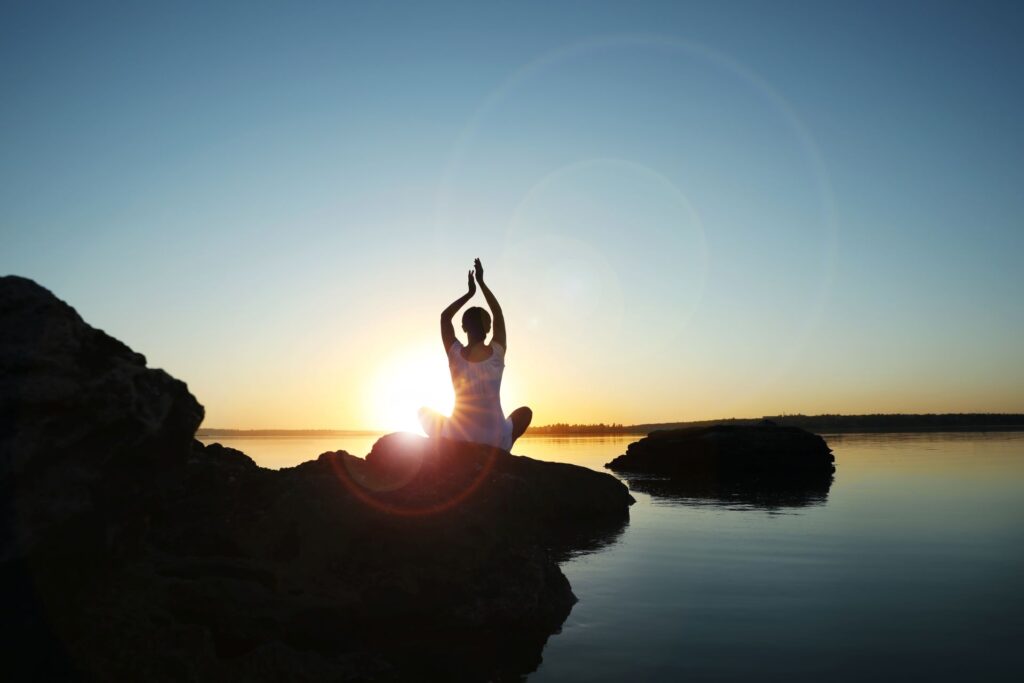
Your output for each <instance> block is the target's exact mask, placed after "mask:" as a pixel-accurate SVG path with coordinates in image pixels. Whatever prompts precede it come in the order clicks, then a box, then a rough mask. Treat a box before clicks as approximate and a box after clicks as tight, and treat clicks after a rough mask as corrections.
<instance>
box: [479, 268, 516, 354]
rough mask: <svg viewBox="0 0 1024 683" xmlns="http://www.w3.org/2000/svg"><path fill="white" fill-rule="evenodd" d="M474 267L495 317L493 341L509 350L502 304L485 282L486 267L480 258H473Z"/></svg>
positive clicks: (492, 314) (481, 288) (481, 289)
mask: <svg viewBox="0 0 1024 683" xmlns="http://www.w3.org/2000/svg"><path fill="white" fill-rule="evenodd" d="M473 267H474V268H475V269H476V281H477V282H479V283H480V291H481V292H483V293H484V298H485V299H487V305H488V306H489V307H490V309H491V317H492V318H494V336H493V337H492V338H491V341H492V342H497V343H498V344H500V345H501V348H503V349H506V350H507V349H508V341H507V340H506V339H505V316H504V315H503V314H502V312H501V306H499V305H498V299H497V298H495V296H494V293H493V292H491V288H490V287H488V286H487V285H486V284H484V267H483V265H482V264H481V263H480V259H473Z"/></svg>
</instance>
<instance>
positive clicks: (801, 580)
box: [220, 433, 1024, 681]
mask: <svg viewBox="0 0 1024 683" xmlns="http://www.w3.org/2000/svg"><path fill="white" fill-rule="evenodd" d="M634 438H635V437H625V438H541V437H534V438H526V439H522V440H521V441H520V442H519V443H518V444H517V447H516V449H515V451H516V453H519V454H523V455H529V456H532V457H535V458H540V459H546V460H556V461H561V462H571V463H576V464H579V465H583V466H586V467H591V468H593V469H602V467H603V465H604V463H605V462H607V461H609V460H611V458H613V457H614V456H616V455H618V454H619V453H622V452H624V450H625V447H626V445H627V444H628V443H629V442H630V441H632V440H634ZM826 438H827V440H828V442H829V444H830V445H831V446H832V447H833V449H834V451H835V454H836V476H835V481H834V483H833V485H832V488H831V490H830V491H829V494H828V496H827V498H826V499H825V500H824V501H818V502H815V503H812V504H810V505H803V506H786V505H774V506H772V507H765V506H763V505H761V506H759V505H758V504H755V503H751V502H745V501H737V500H729V501H722V500H713V499H694V498H680V497H672V498H665V497H653V496H650V495H646V494H643V493H639V492H634V497H636V499H637V503H636V505H634V506H633V507H632V509H631V519H630V523H629V525H628V527H626V529H625V531H624V532H623V533H622V534H621V535H620V536H619V537H618V538H617V539H615V540H614V542H613V543H612V544H611V545H610V546H609V547H607V548H606V549H604V550H601V551H599V552H596V553H592V554H588V555H583V556H580V557H576V558H574V559H572V560H570V561H568V562H567V563H565V564H564V565H563V570H564V571H565V573H566V575H567V576H568V577H569V580H570V581H571V582H572V586H573V590H574V591H575V593H576V595H577V596H578V597H579V599H580V601H579V603H577V604H576V606H575V607H574V608H573V611H572V614H570V616H569V618H568V620H567V621H566V623H565V624H564V626H563V628H562V631H561V633H559V634H556V635H554V636H552V637H551V639H550V640H549V641H548V644H547V647H546V648H545V650H544V661H543V663H542V664H541V666H540V668H539V669H538V670H537V671H536V672H535V673H533V674H532V675H531V676H530V680H531V681H567V680H568V681H619V680H651V681H654V680H681V679H683V678H684V677H686V678H694V679H697V680H735V679H740V678H743V679H757V680H811V679H816V680H817V679H825V678H827V679H829V680H837V679H839V680H863V679H866V678H868V677H871V678H884V679H896V678H915V679H923V678H928V679H931V680H950V681H952V680H965V679H970V680H1011V679H1012V680H1019V675H1020V674H1021V671H1022V669H1024V665H1022V664H1021V660H1020V654H1019V650H1018V648H1019V646H1020V644H1021V643H1022V642H1024V434H1020V433H999V434H917V435H907V434H887V435H842V436H839V435H835V436H828V435H827V436H826ZM374 440H375V437H372V436H368V437H346V438H344V439H338V438H333V439H322V438H316V439H308V438H283V439H273V438H271V439H268V438H256V439H221V440H220V441H221V442H222V443H224V444H225V445H227V446H232V447H234V448H239V449H240V450H243V451H245V452H246V453H248V454H249V455H250V456H252V457H253V458H254V459H255V460H256V461H257V462H259V463H260V464H262V465H265V466H268V467H282V466H289V465H294V464H297V463H298V462H302V461H304V460H308V459H310V458H313V457H315V456H316V455H317V454H319V453H321V452H323V451H327V450H337V449H344V450H348V451H349V452H350V453H353V454H356V455H365V454H366V453H367V452H368V451H369V449H370V446H371V445H372V443H373V441H374Z"/></svg>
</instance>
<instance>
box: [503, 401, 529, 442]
mask: <svg viewBox="0 0 1024 683" xmlns="http://www.w3.org/2000/svg"><path fill="white" fill-rule="evenodd" d="M508 419H510V420H512V443H515V442H516V439H518V438H519V437H521V436H522V435H523V433H524V432H525V431H526V428H527V427H529V426H530V422H531V421H532V420H533V411H532V410H530V409H529V408H527V407H526V406H522V407H520V408H516V409H515V410H513V411H512V413H511V414H510V415H509V416H508Z"/></svg>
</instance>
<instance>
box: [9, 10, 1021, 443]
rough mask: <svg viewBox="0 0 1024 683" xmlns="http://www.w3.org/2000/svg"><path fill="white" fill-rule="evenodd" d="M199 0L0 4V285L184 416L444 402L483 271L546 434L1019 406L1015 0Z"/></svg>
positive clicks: (347, 416)
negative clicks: (174, 402) (193, 399)
mask: <svg viewBox="0 0 1024 683" xmlns="http://www.w3.org/2000/svg"><path fill="white" fill-rule="evenodd" d="M213 4H215V3H196V4H189V3H185V2H180V3H167V4H165V5H164V6H160V7H157V6H155V3H116V4H109V5H107V4H104V3H98V2H97V3H76V2H73V3H66V4H60V3H47V2H31V3H4V4H3V6H2V8H0V94H2V95H0V100H2V106H0V273H2V274H17V275H22V276H26V277H30V278H32V279H34V280H36V281H37V282H39V283H40V284H42V285H44V286H46V287H47V288H49V289H50V290H52V291H53V292H54V293H55V294H56V295H57V296H59V297H60V298H62V299H64V300H65V301H67V302H68V303H69V304H71V305H72V306H74V307H75V308H76V310H78V312H79V313H80V314H81V315H82V316H83V317H84V318H85V319H86V320H87V321H88V322H89V323H90V324H92V325H93V326H95V327H98V328H101V329H103V330H105V331H107V332H108V333H110V334H112V335H113V336H115V337H117V338H119V339H121V340H122V341H124V342H125V343H127V344H128V345H130V346H131V347H132V348H134V349H135V350H137V351H140V352H142V353H144V354H145V355H146V357H147V359H148V361H149V364H150V366H152V367H160V368H164V369H165V370H167V371H168V372H170V373H171V374H172V375H174V376H176V377H178V378H180V379H182V380H184V381H186V382H187V383H188V385H189V388H190V390H191V391H192V392H193V393H194V394H195V395H196V396H197V397H198V398H199V400H200V401H201V402H202V403H203V404H204V406H205V407H206V420H205V422H204V426H207V427H221V428H293V429H300V428H352V429H397V428H407V427H409V426H410V425H414V424H415V423H414V412H415V409H416V407H417V406H418V405H423V404H426V405H430V406H433V407H436V408H438V409H441V410H444V409H445V408H446V407H447V408H450V402H451V389H450V386H449V380H448V376H447V367H446V364H445V357H444V353H443V349H442V347H441V342H440V335H439V334H438V314H439V313H440V311H441V310H442V309H443V308H444V307H445V306H446V305H447V304H448V303H450V302H451V301H452V300H454V299H455V298H457V297H458V296H460V295H461V294H462V293H463V292H464V291H465V287H466V271H467V270H468V269H469V268H470V267H471V266H472V260H473V258H475V257H479V258H480V259H481V260H482V261H483V264H484V268H485V273H486V280H487V281H488V283H489V285H490V286H491V288H492V289H493V290H494V292H495V294H496V295H497V297H498V299H499V301H500V302H501V304H502V307H503V309H504V311H505V317H506V321H507V327H508V339H509V343H508V355H507V359H506V370H505V380H504V385H503V393H502V402H503V406H504V408H505V410H506V412H508V411H511V410H512V409H513V408H515V407H516V406H518V405H530V406H531V407H532V408H533V410H534V421H535V424H550V423H554V422H602V421H603V422H621V423H639V422H657V421H674V420H700V419H713V418H718V417H729V416H759V415H772V414H781V413H806V414H818V413H876V412H1024V343H1022V342H1024V306H1022V304H1021V301H1022V295H1024V268H1022V267H1021V264H1020V261H1021V257H1022V251H1024V250H1022V248H1024V164H1022V160H1024V112H1022V105H1024V41H1021V40H1020V36H1021V35H1024V10H1022V9H1021V6H1020V5H1019V4H1015V3H1007V4H992V3H950V4H943V3H937V2H926V3H909V2H904V3H891V2H886V3H871V2H856V3H854V2H850V3H817V2H798V3H792V2H751V3H746V2H708V3H681V2H665V3H652V2H628V3H601V2H571V3H560V2H541V3H525V2H517V3H501V4H492V3H479V2H466V3H413V2H410V3H389V2H374V3H333V2H332V3H315V2H308V3H284V2H281V3H259V2H245V3H238V4H230V3H216V5H217V6H216V7H211V6H209V5H213ZM473 303H474V304H477V305H483V299H482V297H481V295H480V294H478V295H477V298H476V299H475V300H474V302H473ZM446 404H447V405H446Z"/></svg>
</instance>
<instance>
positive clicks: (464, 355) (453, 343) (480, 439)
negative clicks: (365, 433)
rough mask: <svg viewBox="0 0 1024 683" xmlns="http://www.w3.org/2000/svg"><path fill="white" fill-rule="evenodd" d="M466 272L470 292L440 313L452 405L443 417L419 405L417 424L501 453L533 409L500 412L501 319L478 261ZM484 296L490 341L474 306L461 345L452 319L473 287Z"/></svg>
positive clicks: (483, 319)
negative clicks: (453, 405) (465, 341)
mask: <svg viewBox="0 0 1024 683" xmlns="http://www.w3.org/2000/svg"><path fill="white" fill-rule="evenodd" d="M473 266H474V268H475V270H476V282H474V281H473V271H470V272H469V291H468V292H466V293H465V294H463V295H462V296H461V297H459V298H458V299H456V300H455V301H453V302H452V304H451V305H450V306H448V308H446V309H444V310H443V311H442V312H441V342H442V343H443V344H444V350H445V353H447V354H448V368H449V370H451V374H452V386H454V387H455V409H454V410H453V411H452V416H451V417H448V418H446V417H445V416H443V415H440V414H439V413H437V412H435V411H433V410H430V409H429V408H420V412H419V416H420V423H421V424H422V425H423V430H424V431H425V432H426V433H427V434H428V435H429V436H443V437H446V438H449V439H457V440H459V441H472V442H474V443H482V444H487V445H489V446H496V447H498V448H501V449H504V450H506V451H508V450H511V449H512V444H513V443H515V441H516V439H518V438H519V437H520V436H522V435H523V432H525V431H526V428H527V427H529V426H530V420H532V419H533V411H531V410H530V409H529V408H527V407H525V406H524V407H522V408H516V409H515V410H513V411H512V414H511V415H509V416H508V417H505V413H504V412H502V410H501V397H500V393H501V375H502V373H503V372H504V370H505V349H506V340H505V317H504V316H503V315H502V313H501V306H499V305H498V300H497V299H496V298H494V294H492V293H491V290H490V289H489V288H488V287H487V285H486V284H484V268H483V266H482V265H481V264H480V259H475V260H474V261H473ZM477 283H479V284H480V290H481V291H482V292H483V293H484V298H485V299H487V305H488V306H490V308H491V312H492V313H493V314H494V336H493V337H492V338H491V343H490V344H485V343H484V339H485V338H486V337H487V333H488V332H490V330H491V316H490V315H488V314H487V311H485V310H484V309H482V308H480V307H478V306H474V307H472V308H468V309H466V312H465V313H463V314H462V329H463V331H464V332H465V333H466V336H467V337H468V338H469V343H468V344H466V345H465V346H463V345H462V342H460V341H459V340H458V339H456V338H455V328H454V327H452V318H453V317H454V316H455V313H456V312H458V310H459V309H460V308H462V307H463V306H464V305H465V304H466V302H467V301H469V300H470V299H471V298H473V295H474V294H476V285H477Z"/></svg>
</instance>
